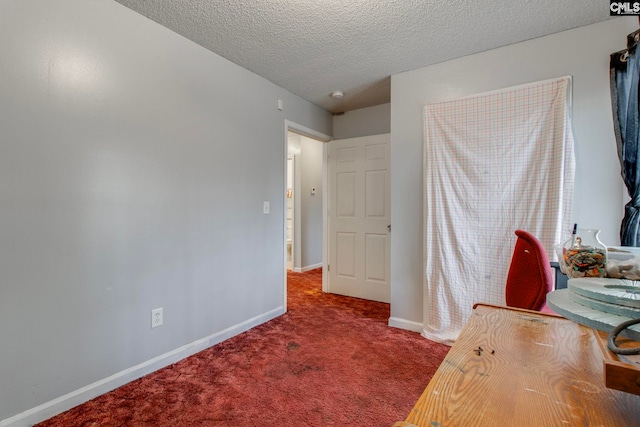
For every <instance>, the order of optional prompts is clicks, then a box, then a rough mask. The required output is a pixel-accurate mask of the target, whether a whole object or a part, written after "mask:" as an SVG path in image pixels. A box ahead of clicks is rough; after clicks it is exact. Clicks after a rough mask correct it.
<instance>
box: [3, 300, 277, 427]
mask: <svg viewBox="0 0 640 427" xmlns="http://www.w3.org/2000/svg"><path fill="white" fill-rule="evenodd" d="M282 314H284V307H282V306H281V307H278V308H276V309H273V310H271V311H268V312H266V313H264V314H261V315H259V316H256V317H254V318H251V319H249V320H246V321H244V322H242V323H238V324H237V325H233V326H231V327H229V328H227V329H225V330H223V331H220V332H217V333H215V334H212V335H209V336H207V337H204V338H201V339H199V340H196V341H194V342H192V343H189V344H186V345H184V346H182V347H179V348H176V349H175V350H172V351H170V352H168V353H165V354H162V355H160V356H157V357H154V358H153V359H150V360H147V361H146V362H143V363H140V364H139V365H136V366H132V367H131V368H128V369H125V370H124V371H121V372H118V373H116V374H114V375H111V376H110V377H107V378H104V379H101V380H99V381H96V382H94V383H92V384H89V385H87V386H85V387H82V388H80V389H78V390H75V391H72V392H71V393H67V394H65V395H64V396H60V397H58V398H56V399H53V400H50V401H49V402H45V403H43V404H42V405H39V406H36V407H35V408H32V409H29V410H27V411H25V412H22V413H20V414H18V415H14V416H13V417H10V418H7V419H4V420H1V421H0V427H26V426H32V425H34V424H36V423H39V422H41V421H44V420H47V419H49V418H51V417H53V416H55V415H58V414H60V413H62V412H64V411H67V410H69V409H71V408H73V407H75V406H78V405H80V404H82V403H84V402H87V401H89V400H91V399H93V398H94V397H97V396H100V395H101V394H104V393H107V392H109V391H111V390H115V389H116V388H118V387H120V386H123V385H125V384H127V383H129V382H131V381H133V380H136V379H138V378H140V377H143V376H145V375H147V374H150V373H151V372H154V371H157V370H159V369H161V368H164V367H165V366H169V365H171V364H172V363H176V362H178V361H180V360H182V359H185V358H187V357H189V356H191V355H193V354H196V353H198V352H200V351H202V350H205V349H207V348H209V347H211V346H214V345H216V344H218V343H221V342H222V341H225V340H227V339H229V338H231V337H234V336H236V335H238V334H241V333H242V332H245V331H247V330H249V329H251V328H253V327H254V326H258V325H260V324H262V323H265V322H267V321H269V320H271V319H275V318H276V317H278V316H280V315H282Z"/></svg>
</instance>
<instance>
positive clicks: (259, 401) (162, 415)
mask: <svg viewBox="0 0 640 427" xmlns="http://www.w3.org/2000/svg"><path fill="white" fill-rule="evenodd" d="M321 275H322V272H321V270H319V269H318V270H313V271H310V272H308V273H288V289H289V291H288V297H289V300H288V310H289V311H288V313H286V314H285V315H283V316H281V317H279V318H277V319H274V320H272V321H270V322H267V323H265V324H263V325H260V326H258V327H256V328H254V329H252V330H250V331H247V332H245V333H243V334H241V335H239V336H236V337H234V338H231V339H229V340H227V341H225V342H223V343H220V344H218V345H216V346H214V347H211V348H209V349H207V350H204V351H202V352H200V353H198V354H195V355H193V356H191V357H189V358H187V359H184V360H182V361H180V362H178V363H175V364H173V365H171V366H168V367H166V368H164V369H161V370H159V371H157V372H154V373H152V374H150V375H147V376H146V377H143V378H141V379H139V380H136V381H133V382H131V383H129V384H127V385H125V386H123V387H120V388H118V389H116V390H114V391H112V392H110V393H107V394H104V395H102V396H100V397H97V398H96V399H93V400H91V401H89V402H87V403H85V404H83V405H80V406H78V407H75V408H73V409H71V410H69V411H67V412H64V413H62V414H60V415H58V416H56V417H54V418H51V419H49V420H47V421H45V422H43V423H41V424H38V426H40V427H44V426H234V427H244V426H261V427H268V426H278V427H283V426H284V427H286V426H291V427H303V426H304V427H313V426H318V427H320V426H341V427H344V426H381V427H382V426H391V425H393V423H394V422H396V421H399V420H403V419H404V418H405V417H406V416H407V414H408V413H409V411H410V410H411V408H412V407H413V404H414V403H415V401H416V400H417V399H418V397H420V394H421V393H422V390H423V389H424V387H425V386H426V385H427V383H428V382H429V379H430V378H431V377H432V376H433V374H434V372H435V370H436V369H437V367H438V366H439V365H440V362H441V361H442V360H443V359H444V356H445V355H446V353H447V351H448V350H449V347H447V346H445V345H442V344H437V343H433V342H430V341H428V340H426V339H424V338H422V337H421V336H420V335H419V334H417V333H414V332H409V331H405V330H401V329H396V328H391V327H388V326H387V320H388V318H389V304H383V303H377V302H371V301H365V300H360V299H356V298H348V297H342V296H337V295H331V294H324V293H322V292H321V280H322V276H321Z"/></svg>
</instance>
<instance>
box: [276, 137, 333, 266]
mask: <svg viewBox="0 0 640 427" xmlns="http://www.w3.org/2000/svg"><path fill="white" fill-rule="evenodd" d="M323 150H324V147H323V143H322V141H320V140H317V139H313V138H310V137H308V136H305V135H302V134H299V133H296V132H292V131H288V133H287V184H286V189H285V192H286V209H285V228H286V253H285V257H286V260H285V263H286V266H287V269H288V270H291V271H294V272H298V273H301V272H305V271H309V270H312V269H315V268H320V267H322V265H323V218H324V210H323V209H324V207H323V193H324V188H323V159H324V151H323Z"/></svg>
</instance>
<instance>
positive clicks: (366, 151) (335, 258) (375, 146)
mask: <svg viewBox="0 0 640 427" xmlns="http://www.w3.org/2000/svg"><path fill="white" fill-rule="evenodd" d="M390 194H391V189H390V177H389V135H388V134H385V135H374V136H366V137H360V138H351V139H342V140H336V141H331V142H329V215H328V217H329V229H328V235H329V266H328V269H329V283H328V291H329V292H331V293H335V294H341V295H347V296H352V297H357V298H364V299H368V300H374V301H381V302H389V301H390V295H391V290H390V285H389V279H390V271H389V270H390V264H391V255H390V250H391V244H390V238H391V233H390V232H391V215H390V206H391V203H390Z"/></svg>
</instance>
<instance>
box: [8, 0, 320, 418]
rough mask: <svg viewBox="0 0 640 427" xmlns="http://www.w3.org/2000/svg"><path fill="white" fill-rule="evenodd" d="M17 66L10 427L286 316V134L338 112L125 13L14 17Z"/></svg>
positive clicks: (105, 10) (104, 10) (12, 112)
mask: <svg viewBox="0 0 640 427" xmlns="http://www.w3.org/2000/svg"><path fill="white" fill-rule="evenodd" d="M0 58H2V61H0V130H1V136H0V147H1V153H2V154H1V155H0V219H1V220H0V341H1V343H0V425H10V424H14V425H27V424H28V423H32V422H36V421H38V420H40V419H42V418H43V417H48V416H51V415H53V414H55V413H56V412H58V411H60V410H63V409H66V407H68V406H69V405H72V404H76V403H80V402H81V401H82V400H84V399H87V398H89V397H92V395H94V394H97V393H99V392H102V391H106V389H109V388H112V387H115V386H117V385H119V384H120V383H122V382H126V381H128V380H130V379H132V378H133V377H135V376H137V375H142V374H143V373H146V372H148V371H149V370H153V369H155V368H157V367H159V366H161V365H164V364H166V363H170V362H172V361H173V360H174V359H176V358H179V357H182V356H184V355H185V354H187V353H190V352H193V351H196V350H198V349H201V348H204V347H206V346H208V345H211V344H214V343H215V342H217V341H220V340H221V339H224V338H226V337H228V336H230V335H233V334H235V333H238V332H240V331H242V330H244V329H246V328H248V327H250V326H252V325H254V324H257V323H260V322H263V321H266V320H268V319H270V318H272V317H274V316H277V315H279V314H281V313H282V309H283V301H284V295H283V284H284V271H283V260H282V254H283V253H284V246H283V245H284V242H283V235H284V221H283V217H284V213H283V207H284V180H285V152H284V149H285V132H284V128H285V126H284V123H285V119H286V120H289V121H291V122H294V123H298V124H300V125H302V126H305V127H307V128H309V129H313V130H315V131H317V132H320V133H323V134H328V135H330V134H331V132H332V129H331V128H332V118H331V115H330V114H328V113H326V112H325V111H323V110H321V109H319V108H318V107H316V106H314V105H312V104H310V103H308V102H306V101H303V100H302V99H301V98H299V97H297V96H295V95H293V94H291V93H289V92H287V91H285V90H284V89H282V88H279V87H277V86H275V85H274V84H272V83H270V82H268V81H266V80H264V79H262V78H261V77H258V76H257V75H255V74H253V73H251V72H249V71H247V70H244V69H242V68H240V67H238V66H236V65H234V64H232V63H231V62H229V61H227V60H225V59H223V58H221V57H219V56H217V55H215V54H213V53H211V52H209V51H206V50H205V49H203V48H202V47H200V46H198V45H196V44H194V43H192V42H189V41H188V40H186V39H184V38H183V37H181V36H178V35H176V34H175V33H173V32H171V31H169V30H167V29H165V28H163V27H161V26H159V25H158V24H156V23H154V22H152V21H150V20H148V19H146V18H144V17H142V16H140V15H138V14H136V13H134V12H132V11H130V10H129V9H127V8H125V7H123V6H121V5H120V4H118V3H116V2H114V1H111V0H58V1H55V2H52V1H49V0H20V1H18V0H9V1H3V2H0ZM277 99H282V100H283V101H284V106H285V109H284V111H283V112H282V111H278V110H277V109H276V100H277ZM263 201H270V202H271V214H270V215H264V214H263V213H262V204H263ZM156 307H164V323H165V324H164V326H162V327H160V328H156V329H153V330H152V329H151V328H150V311H151V309H153V308H156ZM174 351H175V353H170V352H174ZM99 381H102V382H99ZM85 386H88V388H87V389H81V388H82V387H85ZM68 393H71V394H68ZM61 396H62V398H61V400H59V401H54V400H53V399H57V398H60V397H61ZM23 411H28V412H23ZM21 413H22V415H19V414H21ZM2 420H4V421H2Z"/></svg>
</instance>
